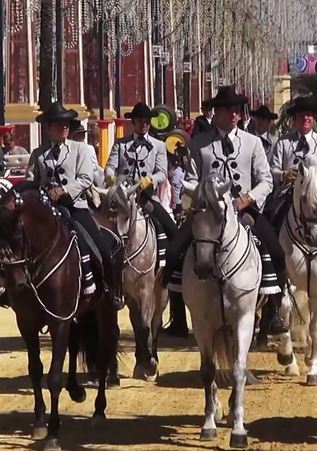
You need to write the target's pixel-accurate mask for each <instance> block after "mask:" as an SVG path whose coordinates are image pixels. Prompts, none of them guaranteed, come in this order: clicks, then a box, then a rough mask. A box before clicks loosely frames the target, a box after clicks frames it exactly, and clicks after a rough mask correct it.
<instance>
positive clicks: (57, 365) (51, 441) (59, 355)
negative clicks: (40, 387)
mask: <svg viewBox="0 0 317 451" xmlns="http://www.w3.org/2000/svg"><path fill="white" fill-rule="evenodd" d="M69 326H70V323H69V322H66V321H62V322H56V321H54V322H52V324H51V325H50V326H49V330H50V333H51V337H52V360H51V366H50V370H49V373H48V375H47V386H48V389H49V391H50V396H51V415H50V419H49V422H48V437H47V441H46V444H45V448H44V451H61V447H60V444H59V439H58V432H59V426H60V418H59V412H58V403H59V395H60V392H61V390H62V370H63V365H64V360H65V355H66V350H67V345H68V340H69Z"/></svg>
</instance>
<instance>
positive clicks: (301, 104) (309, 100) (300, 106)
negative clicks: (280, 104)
mask: <svg viewBox="0 0 317 451" xmlns="http://www.w3.org/2000/svg"><path fill="white" fill-rule="evenodd" d="M301 111H312V112H313V113H316V112H317V98H316V97H314V96H299V97H296V98H295V99H294V100H293V101H292V102H291V104H290V106H289V108H287V114H288V115H289V116H294V114H295V113H299V112H301Z"/></svg>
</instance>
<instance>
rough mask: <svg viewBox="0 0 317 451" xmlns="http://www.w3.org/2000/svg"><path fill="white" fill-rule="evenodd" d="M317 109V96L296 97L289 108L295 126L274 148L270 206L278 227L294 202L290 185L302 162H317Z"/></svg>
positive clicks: (307, 163)
mask: <svg viewBox="0 0 317 451" xmlns="http://www.w3.org/2000/svg"><path fill="white" fill-rule="evenodd" d="M316 113H317V99H316V98H315V97H313V96H306V97H304V96H299V97H296V98H295V99H294V101H293V103H292V104H291V106H290V107H289V108H288V109H287V114H288V116H290V117H291V119H292V121H293V125H294V129H293V130H291V131H289V132H287V133H286V134H284V135H283V136H281V138H280V139H279V140H278V141H277V143H276V145H275V147H274V149H273V155H272V162H271V171H272V175H273V180H274V187H275V191H274V200H273V201H272V204H271V206H270V207H269V208H270V210H271V211H272V212H273V215H274V217H273V222H274V224H275V225H276V228H277V229H278V230H279V228H280V226H281V224H282V222H283V219H284V218H285V216H286V213H287V211H288V209H289V207H290V204H291V191H290V187H291V186H292V184H293V182H294V181H295V179H296V176H297V169H298V165H299V163H300V162H305V164H306V165H309V164H310V163H311V162H314V164H317V133H315V132H314V130H313V126H314V115H316Z"/></svg>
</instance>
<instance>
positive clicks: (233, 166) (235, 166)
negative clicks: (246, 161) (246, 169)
mask: <svg viewBox="0 0 317 451" xmlns="http://www.w3.org/2000/svg"><path fill="white" fill-rule="evenodd" d="M230 166H231V167H232V169H236V168H237V167H238V163H237V162H236V161H233V162H232V163H231V164H230Z"/></svg>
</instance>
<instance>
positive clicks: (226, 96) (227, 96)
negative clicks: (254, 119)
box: [209, 86, 248, 107]
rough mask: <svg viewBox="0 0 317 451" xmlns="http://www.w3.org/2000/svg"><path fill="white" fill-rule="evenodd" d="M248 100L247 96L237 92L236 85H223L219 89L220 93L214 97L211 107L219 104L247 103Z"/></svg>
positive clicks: (210, 102)
mask: <svg viewBox="0 0 317 451" xmlns="http://www.w3.org/2000/svg"><path fill="white" fill-rule="evenodd" d="M247 102H248V100H247V98H246V97H245V96H243V95H240V94H237V93H236V91H235V87H234V86H221V87H219V89H218V93H217V95H216V96H215V97H213V98H212V99H211V100H210V101H209V104H210V106H211V107H217V106H228V107H229V106H234V105H241V106H242V105H245V104H246V103H247Z"/></svg>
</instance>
